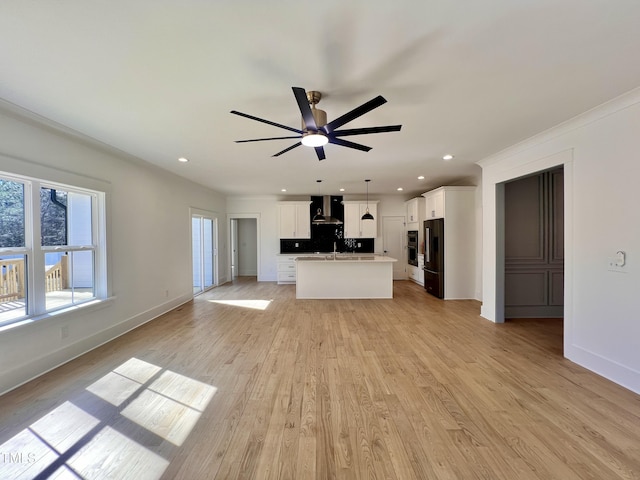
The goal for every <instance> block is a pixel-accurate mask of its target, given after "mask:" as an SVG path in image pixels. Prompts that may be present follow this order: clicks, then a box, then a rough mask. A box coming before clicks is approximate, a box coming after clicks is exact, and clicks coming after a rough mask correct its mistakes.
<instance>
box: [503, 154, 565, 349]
mask: <svg viewBox="0 0 640 480" xmlns="http://www.w3.org/2000/svg"><path fill="white" fill-rule="evenodd" d="M501 188H502V195H501V197H502V208H503V212H502V213H503V214H502V223H503V228H502V231H503V240H504V241H503V257H502V260H503V264H502V272H503V279H504V283H503V285H504V290H503V302H502V303H503V308H504V319H505V320H506V321H507V322H510V323H512V324H516V325H518V328H523V329H526V328H527V326H528V325H530V326H531V328H532V329H534V331H538V330H539V328H540V325H538V326H534V324H539V323H540V322H543V324H544V322H545V321H546V322H547V326H548V333H549V334H550V335H551V336H550V337H548V338H546V340H547V342H546V345H547V346H548V347H549V348H550V349H551V350H553V351H555V350H556V349H559V350H560V354H561V353H562V344H563V340H562V335H560V336H559V337H558V336H557V335H553V334H552V332H556V333H557V332H558V331H560V332H562V331H563V326H562V325H563V317H564V283H565V282H564V169H563V167H562V166H560V167H559V168H558V167H556V168H552V169H550V170H545V171H542V172H537V173H534V174H532V175H527V176H525V177H522V178H518V179H515V180H512V181H508V182H505V183H504V184H502V185H501ZM556 344H557V345H556Z"/></svg>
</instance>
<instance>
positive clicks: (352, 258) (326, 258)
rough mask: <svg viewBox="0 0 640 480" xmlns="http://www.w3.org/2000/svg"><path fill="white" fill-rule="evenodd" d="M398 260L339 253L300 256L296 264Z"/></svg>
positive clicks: (371, 254)
mask: <svg viewBox="0 0 640 480" xmlns="http://www.w3.org/2000/svg"><path fill="white" fill-rule="evenodd" d="M397 261H398V260H397V259H395V258H392V257H386V256H384V255H375V254H373V253H355V254H345V253H339V254H337V255H335V256H334V255H333V254H332V253H330V254H327V255H301V256H299V257H297V258H296V262H324V263H327V262H335V263H354V262H356V263H390V262H397Z"/></svg>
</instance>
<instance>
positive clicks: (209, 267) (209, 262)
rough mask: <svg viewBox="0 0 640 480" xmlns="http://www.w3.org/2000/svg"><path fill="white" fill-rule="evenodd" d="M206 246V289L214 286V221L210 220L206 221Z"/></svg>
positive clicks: (204, 255)
mask: <svg viewBox="0 0 640 480" xmlns="http://www.w3.org/2000/svg"><path fill="white" fill-rule="evenodd" d="M203 223H204V225H203V228H204V232H203V233H204V235H203V240H204V245H203V246H202V255H203V267H204V287H205V288H209V287H210V286H212V285H213V221H212V220H211V219H210V218H205V219H204V222H203Z"/></svg>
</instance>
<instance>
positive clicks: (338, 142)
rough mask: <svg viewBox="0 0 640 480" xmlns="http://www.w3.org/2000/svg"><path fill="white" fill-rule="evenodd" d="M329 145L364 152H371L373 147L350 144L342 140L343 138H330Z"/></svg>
mask: <svg viewBox="0 0 640 480" xmlns="http://www.w3.org/2000/svg"><path fill="white" fill-rule="evenodd" d="M329 143H333V144H334V145H340V146H341V147H349V148H355V149H356V150H362V151H363V152H368V151H369V150H371V147H367V146H366V145H361V144H359V143H354V142H350V141H348V140H342V139H341V138H335V137H329Z"/></svg>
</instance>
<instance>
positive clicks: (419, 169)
mask: <svg viewBox="0 0 640 480" xmlns="http://www.w3.org/2000/svg"><path fill="white" fill-rule="evenodd" d="M639 25H640V2H639V1H638V0H590V1H585V0H517V1H514V0H485V1H482V2H479V1H462V0H450V1H445V0H439V1H435V0H410V1H407V0H395V1H392V2H388V1H384V2H383V1H378V0H369V1H366V2H361V1H350V2H346V1H339V0H324V1H321V2H318V1H315V2H308V1H301V0H298V1H295V2H294V1H284V0H271V1H264V0H237V1H224V0H218V1H214V0H210V1H205V0H174V1H166V0H164V1H163V0H133V1H132V0H127V1H106V0H101V1H98V0H96V1H90V2H88V1H85V0H57V1H49V2H43V1H37V0H3V1H2V2H1V3H0V65H1V68H0V72H1V73H0V98H3V99H5V100H7V101H9V102H11V103H14V104H16V105H19V106H21V107H24V108H26V109H28V110H30V111H32V112H35V113H37V114H39V115H42V116H44V117H46V118H48V119H51V120H54V121H55V122H58V123H60V124H63V125H65V126H67V127H70V128H72V129H74V130H77V131H79V132H81V133H83V134H85V135H88V136H90V137H93V138H95V139H97V140H100V141H101V142H104V143H106V144H109V145H111V146H113V147H116V148H118V149H120V150H122V151H124V152H127V153H129V154H131V155H134V156H136V157H139V158H141V159H143V160H145V161H148V162H152V163H155V164H157V165H159V166H160V167H162V168H165V169H167V170H170V171H172V172H174V173H177V174H178V175H182V176H184V177H187V178H189V179H191V180H194V181H196V182H199V183H202V184H204V185H207V186H209V187H211V188H213V189H215V190H217V191H220V192H222V193H225V194H241V195H245V194H260V195H262V194H280V190H281V189H282V188H286V189H287V194H294V195H295V194H309V193H311V194H317V193H325V194H329V193H331V194H333V193H338V188H339V187H343V188H345V189H346V192H345V193H346V194H349V193H362V192H364V191H365V183H364V181H363V180H364V179H365V178H370V179H371V180H372V181H371V184H370V193H373V194H402V195H403V196H405V197H409V196H411V195H412V194H419V193H421V192H424V191H426V190H428V189H430V188H433V187H437V186H439V185H441V184H446V183H464V182H465V180H466V179H469V178H473V177H474V176H475V177H477V176H478V175H479V173H480V169H479V167H478V166H477V165H475V162H476V161H478V160H480V159H482V158H484V157H486V156H488V155H490V154H493V153H496V152H498V151H500V150H501V149H504V148H506V147H508V146H510V145H512V144H514V143H517V142H519V141H521V140H523V139H525V138H528V137H530V136H532V135H534V134H536V133H539V132H541V131H543V130H545V129H547V128H550V127H552V126H554V125H556V124H558V123H561V122H563V121H565V120H568V119H569V118H571V117H573V116H575V115H577V114H579V113H582V112H584V111H586V110H588V109H590V108H592V107H594V106H596V105H599V104H601V103H603V102H605V101H607V100H609V99H612V98H614V97H616V96H618V95H620V94H622V93H625V92H627V91H629V90H631V89H633V88H635V87H637V86H639V85H640V61H639V56H638V54H639V52H640V27H639ZM292 86H298V87H303V88H305V89H307V90H319V91H320V92H322V94H323V95H324V98H323V99H322V101H321V102H320V104H319V108H322V109H323V110H325V111H326V112H327V115H328V117H329V121H331V120H332V119H334V118H336V117H338V116H340V115H342V114H343V113H346V112H347V111H349V110H351V109H353V108H355V107H356V106H358V105H360V104H362V103H364V102H365V101H368V100H370V99H371V98H373V97H375V96H377V95H383V96H384V97H385V98H386V99H387V100H388V103H386V104H385V105H383V106H381V107H379V108H377V109H375V110H373V111H371V112H369V113H367V114H366V115H364V116H362V117H360V118H358V119H356V120H355V121H353V122H351V123H349V124H347V125H345V126H344V127H343V128H355V127H368V126H377V125H389V124H398V123H399V124H402V125H403V127H402V131H401V132H398V133H382V134H373V135H363V136H357V137H349V138H348V139H349V140H351V141H355V142H358V143H363V144H365V145H368V146H370V147H372V148H373V149H372V150H371V151H370V152H368V153H364V152H360V151H357V150H351V149H348V148H344V147H339V146H335V145H328V146H327V147H325V150H326V155H327V159H326V160H323V161H322V162H319V161H318V160H317V158H316V156H315V153H314V151H313V150H312V149H309V148H307V147H302V146H301V147H298V148H296V149H294V150H291V151H290V152H288V153H286V154H284V155H282V156H280V157H277V158H272V157H271V155H273V154H274V153H276V152H278V151H280V150H282V149H284V148H286V147H287V146H289V145H291V144H293V143H295V140H275V141H269V142H256V143H247V144H237V143H234V140H239V139H246V138H259V137H273V136H284V135H288V134H290V132H288V131H286V130H283V129H279V128H277V127H273V126H269V125H265V124H262V123H259V122H255V121H252V120H249V119H246V118H241V117H238V116H235V115H231V114H230V113H229V111H230V110H233V109H235V110H239V111H241V112H245V113H248V114H251V115H254V116H257V117H261V118H265V119H268V120H271V121H274V122H277V123H281V124H286V125H289V126H292V127H294V128H300V114H299V110H298V107H297V105H296V102H295V99H294V97H293V93H292V91H291V87H292ZM446 153H452V154H454V155H455V158H454V159H453V160H451V161H449V162H445V161H443V160H442V159H441V157H442V156H443V155H444V154H446ZM180 156H185V157H187V158H189V159H190V162H189V163H187V164H180V163H178V162H177V158H178V157H180ZM418 175H424V176H425V177H426V178H425V179H424V180H418V179H417V177H418ZM317 179H322V180H323V184H322V185H323V186H322V191H321V192H320V191H319V189H318V187H317V184H316V180H317ZM397 187H403V188H404V191H403V192H397V190H396V188H397Z"/></svg>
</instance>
